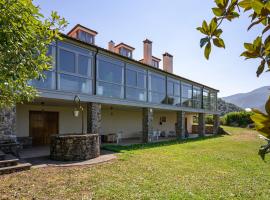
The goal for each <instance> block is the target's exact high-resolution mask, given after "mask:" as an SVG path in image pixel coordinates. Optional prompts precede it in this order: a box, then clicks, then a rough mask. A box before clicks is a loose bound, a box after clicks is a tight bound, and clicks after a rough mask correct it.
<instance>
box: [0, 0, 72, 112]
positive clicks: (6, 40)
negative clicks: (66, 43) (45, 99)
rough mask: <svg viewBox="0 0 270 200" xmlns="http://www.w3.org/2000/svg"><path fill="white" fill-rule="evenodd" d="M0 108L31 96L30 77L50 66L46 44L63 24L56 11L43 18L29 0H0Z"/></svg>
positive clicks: (54, 38)
mask: <svg viewBox="0 0 270 200" xmlns="http://www.w3.org/2000/svg"><path fill="white" fill-rule="evenodd" d="M0 13H1V14H0V27H1V28H0V108H1V107H8V106H12V105H14V104H16V103H20V102H24V101H30V100H33V98H34V97H36V95H37V91H36V90H35V89H34V88H33V87H31V86H29V84H28V82H29V80H32V79H42V78H44V75H43V72H44V70H48V69H50V68H51V59H50V57H48V56H47V55H46V54H47V51H48V45H49V44H51V43H52V41H55V40H56V39H60V34H59V30H61V29H63V28H64V27H65V26H66V24H67V23H66V21H65V20H64V19H61V18H60V17H59V16H58V15H57V13H56V12H52V14H51V17H50V18H49V19H46V18H44V17H43V16H42V14H41V13H40V9H39V7H36V6H34V5H33V2H32V1H31V0H19V1H18V0H0Z"/></svg>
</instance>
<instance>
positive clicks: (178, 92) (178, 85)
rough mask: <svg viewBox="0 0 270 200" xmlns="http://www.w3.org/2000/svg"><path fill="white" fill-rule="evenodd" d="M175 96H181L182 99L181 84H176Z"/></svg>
mask: <svg viewBox="0 0 270 200" xmlns="http://www.w3.org/2000/svg"><path fill="white" fill-rule="evenodd" d="M173 89H174V96H179V97H180V84H179V83H174V88H173Z"/></svg>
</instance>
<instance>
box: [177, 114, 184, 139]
mask: <svg viewBox="0 0 270 200" xmlns="http://www.w3.org/2000/svg"><path fill="white" fill-rule="evenodd" d="M185 130H186V128H185V112H183V111H178V112H177V113H176V126H175V132H176V137H177V138H179V139H184V138H185Z"/></svg>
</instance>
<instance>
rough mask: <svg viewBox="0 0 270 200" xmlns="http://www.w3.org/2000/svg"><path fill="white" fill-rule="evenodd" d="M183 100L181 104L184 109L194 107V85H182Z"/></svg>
mask: <svg viewBox="0 0 270 200" xmlns="http://www.w3.org/2000/svg"><path fill="white" fill-rule="evenodd" d="M181 87H182V88H181V91H182V99H181V103H182V106H184V107H192V85H190V84H187V83H182V84H181Z"/></svg>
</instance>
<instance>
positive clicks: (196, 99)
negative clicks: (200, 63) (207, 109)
mask: <svg viewBox="0 0 270 200" xmlns="http://www.w3.org/2000/svg"><path fill="white" fill-rule="evenodd" d="M193 107H194V108H202V89H201V88H200V87H196V86H193Z"/></svg>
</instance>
